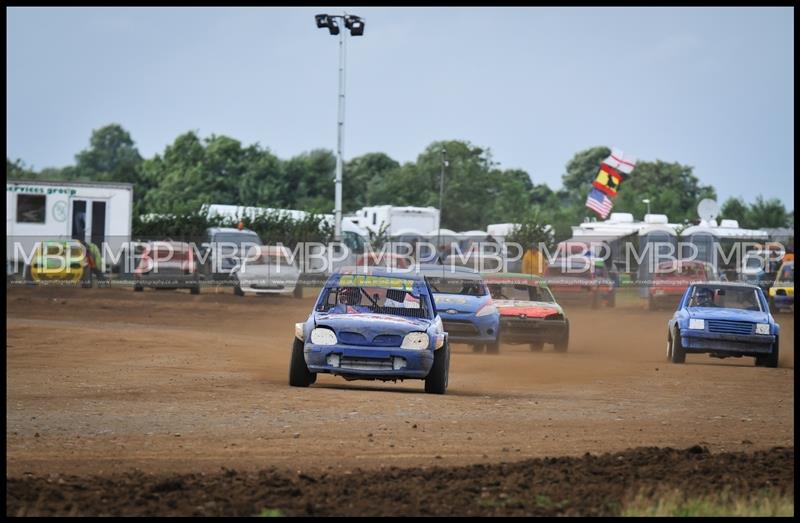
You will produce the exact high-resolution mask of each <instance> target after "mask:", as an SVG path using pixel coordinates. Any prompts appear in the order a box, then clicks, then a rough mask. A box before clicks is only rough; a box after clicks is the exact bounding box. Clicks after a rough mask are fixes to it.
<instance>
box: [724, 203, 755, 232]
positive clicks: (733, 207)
mask: <svg viewBox="0 0 800 523" xmlns="http://www.w3.org/2000/svg"><path fill="white" fill-rule="evenodd" d="M747 211H748V209H747V204H746V203H745V202H744V201H743V200H742V199H741V198H728V199H727V200H725V203H723V204H722V208H721V209H720V218H721V219H726V220H736V221H737V222H739V226H740V227H744V226H745V224H746V223H747Z"/></svg>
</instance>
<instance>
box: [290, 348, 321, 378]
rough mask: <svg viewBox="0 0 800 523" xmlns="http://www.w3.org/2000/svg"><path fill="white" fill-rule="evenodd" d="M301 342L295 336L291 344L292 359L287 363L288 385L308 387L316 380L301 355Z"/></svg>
mask: <svg viewBox="0 0 800 523" xmlns="http://www.w3.org/2000/svg"><path fill="white" fill-rule="evenodd" d="M303 345H304V344H303V342H302V341H300V340H298V339H297V338H295V340H294V345H292V360H291V362H290V363H289V385H291V386H292V387H308V386H309V385H311V384H312V383H314V382H315V381H317V375H316V374H315V373H313V372H311V371H310V370H308V365H306V359H305V357H304V356H303Z"/></svg>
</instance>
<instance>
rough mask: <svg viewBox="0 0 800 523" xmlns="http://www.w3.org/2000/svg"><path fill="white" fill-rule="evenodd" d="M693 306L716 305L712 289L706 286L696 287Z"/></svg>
mask: <svg viewBox="0 0 800 523" xmlns="http://www.w3.org/2000/svg"><path fill="white" fill-rule="evenodd" d="M694 302H695V306H696V307H716V306H717V305H716V304H715V303H714V291H713V290H712V289H709V288H708V287H701V288H699V289H697V294H696V295H695V300H694Z"/></svg>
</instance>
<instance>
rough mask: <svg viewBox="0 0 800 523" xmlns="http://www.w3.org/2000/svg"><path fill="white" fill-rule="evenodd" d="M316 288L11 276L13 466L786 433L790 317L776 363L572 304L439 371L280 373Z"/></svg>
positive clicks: (394, 454) (740, 444) (84, 469)
mask: <svg viewBox="0 0 800 523" xmlns="http://www.w3.org/2000/svg"><path fill="white" fill-rule="evenodd" d="M311 294H312V292H307V296H308V297H307V298H305V299H303V300H294V299H292V298H283V297H245V298H239V297H236V296H234V295H233V294H232V293H231V291H230V290H229V289H228V290H226V291H225V293H212V292H208V290H206V289H204V291H203V293H202V294H201V295H199V296H191V295H189V294H188V292H187V291H152V290H147V291H145V292H143V293H134V292H132V291H131V290H128V289H91V290H86V289H64V288H47V289H42V288H40V289H29V288H12V289H10V290H9V291H8V294H7V298H6V304H7V307H8V313H7V335H6V341H7V356H6V362H7V399H6V406H7V418H6V419H7V429H6V431H7V432H6V436H7V446H6V456H7V471H6V474H7V477H21V476H22V475H24V474H26V473H33V474H50V473H62V474H78V475H81V476H87V475H98V474H99V475H105V474H109V473H112V472H114V473H116V472H120V471H125V470H131V469H138V470H141V471H144V472H146V473H156V474H173V473H200V472H204V473H212V472H218V471H219V470H220V468H221V467H226V468H230V469H237V470H239V471H240V472H241V473H244V472H246V471H255V470H258V469H261V468H265V467H271V466H274V467H277V468H278V469H280V470H298V469H302V470H303V471H306V472H315V473H323V472H324V473H330V474H336V473H340V472H341V473H344V472H346V471H348V470H353V469H355V468H361V469H365V470H368V469H372V470H374V469H378V468H381V467H391V466H396V467H412V466H426V467H430V466H433V465H437V466H454V465H468V464H475V463H498V462H501V461H517V460H523V459H525V458H536V457H545V456H581V455H583V454H584V453H586V452H591V453H595V454H599V453H603V452H617V451H622V450H625V449H628V448H634V447H641V446H647V447H672V448H687V447H690V446H692V445H696V444H700V445H702V446H706V447H708V449H710V451H711V452H713V453H717V452H723V451H754V450H758V449H768V448H770V447H773V446H782V447H792V446H793V439H794V422H793V414H792V413H793V408H794V397H793V384H794V354H793V350H794V318H793V316H791V315H779V316H778V321H779V322H780V323H781V326H782V332H781V340H780V341H781V368H778V369H768V368H757V367H755V366H754V364H753V360H752V358H741V359H728V360H718V359H711V358H709V357H707V356H689V357H688V358H687V363H686V364H685V365H674V364H668V363H667V362H666V361H665V357H666V345H665V344H666V338H665V336H666V321H667V319H668V317H669V316H670V314H671V313H670V312H669V311H663V312H649V311H646V310H643V309H638V308H633V307H631V308H627V309H626V308H616V309H600V310H598V311H592V310H589V309H579V308H568V309H567V313H568V315H569V317H570V325H571V329H572V330H571V341H570V343H571V345H570V348H569V352H568V353H566V354H556V353H554V352H553V351H552V348H551V347H550V346H546V348H545V351H544V352H542V353H532V352H530V351H529V350H528V348H527V347H526V346H513V345H512V346H503V347H502V350H501V353H500V354H499V355H491V354H473V353H472V352H471V351H470V349H469V348H468V347H465V346H458V345H455V346H454V347H453V350H454V352H453V355H452V357H451V369H450V388H449V390H448V393H447V394H446V395H444V396H435V395H428V394H424V393H423V391H422V390H423V387H422V382H421V381H406V382H404V383H397V384H393V383H386V384H383V383H381V382H346V381H344V380H343V379H341V378H336V377H332V376H326V375H323V376H320V378H319V379H318V381H317V384H316V385H313V386H311V387H310V388H308V389H300V388H291V387H289V386H288V384H287V379H288V365H289V354H290V347H291V342H292V337H293V326H294V323H295V322H298V321H303V320H304V319H305V318H306V317H307V315H308V313H309V310H310V308H311V305H312V298H311Z"/></svg>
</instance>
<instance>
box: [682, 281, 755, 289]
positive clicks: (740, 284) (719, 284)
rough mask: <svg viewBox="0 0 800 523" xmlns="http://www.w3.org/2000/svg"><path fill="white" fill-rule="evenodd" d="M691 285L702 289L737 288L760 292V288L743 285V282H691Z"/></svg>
mask: <svg viewBox="0 0 800 523" xmlns="http://www.w3.org/2000/svg"><path fill="white" fill-rule="evenodd" d="M692 285H702V286H704V287H709V286H711V287H737V288H740V289H755V290H760V289H761V288H760V287H759V286H758V285H753V284H752V283H745V282H738V281H719V280H716V281H695V282H692Z"/></svg>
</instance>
